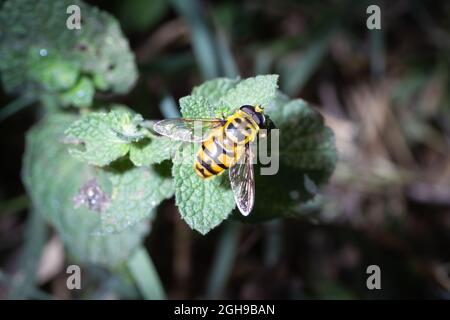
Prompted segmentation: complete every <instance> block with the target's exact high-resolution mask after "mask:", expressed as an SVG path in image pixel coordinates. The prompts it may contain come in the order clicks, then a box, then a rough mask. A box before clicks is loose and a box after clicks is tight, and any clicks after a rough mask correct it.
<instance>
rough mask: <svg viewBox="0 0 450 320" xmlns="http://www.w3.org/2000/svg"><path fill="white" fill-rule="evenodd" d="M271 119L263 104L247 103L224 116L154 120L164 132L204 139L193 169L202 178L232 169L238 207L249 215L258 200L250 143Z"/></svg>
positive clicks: (190, 139) (177, 137) (189, 139)
mask: <svg viewBox="0 0 450 320" xmlns="http://www.w3.org/2000/svg"><path fill="white" fill-rule="evenodd" d="M266 122H268V121H266V117H265V116H264V109H262V108H261V107H260V106H252V105H244V106H241V107H240V108H239V109H238V110H237V111H236V112H235V113H234V114H232V115H231V116H229V117H227V118H224V119H182V118H179V119H166V120H161V121H158V122H156V123H155V124H154V127H153V128H154V130H155V131H156V132H157V133H159V134H161V135H164V136H167V137H169V138H172V139H175V140H181V141H186V142H201V143H202V144H201V147H200V148H199V149H198V151H197V154H196V158H195V162H194V170H195V173H196V174H197V175H198V176H200V177H201V178H203V179H209V178H211V177H214V176H217V175H220V174H222V173H223V172H224V171H225V170H226V169H229V177H230V184H231V189H232V190H233V193H234V199H235V202H236V204H237V206H238V208H239V211H240V212H241V213H242V214H243V215H244V216H247V215H248V214H249V213H250V211H252V209H253V204H254V202H255V178H254V173H253V152H252V149H251V147H250V143H252V142H253V141H254V140H255V138H256V136H257V134H258V132H259V130H260V129H261V128H265V127H266V125H267V123H266Z"/></svg>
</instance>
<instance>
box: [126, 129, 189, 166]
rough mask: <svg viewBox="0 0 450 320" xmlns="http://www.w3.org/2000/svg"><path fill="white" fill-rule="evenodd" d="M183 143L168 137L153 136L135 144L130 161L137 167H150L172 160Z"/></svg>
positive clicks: (131, 149)
mask: <svg viewBox="0 0 450 320" xmlns="http://www.w3.org/2000/svg"><path fill="white" fill-rule="evenodd" d="M180 146H181V142H179V141H172V140H171V139H169V138H167V137H160V136H152V137H151V138H145V139H142V140H140V141H138V142H136V143H133V144H132V145H131V148H130V160H131V161H132V162H133V163H134V165H136V166H149V165H151V164H155V163H161V162H162V161H164V160H170V159H171V158H172V157H173V156H174V155H175V154H176V153H177V151H178V149H179V148H180Z"/></svg>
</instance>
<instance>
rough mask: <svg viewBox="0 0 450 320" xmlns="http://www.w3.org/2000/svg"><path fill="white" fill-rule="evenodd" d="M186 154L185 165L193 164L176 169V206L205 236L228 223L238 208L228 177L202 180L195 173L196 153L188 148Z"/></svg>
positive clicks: (184, 152)
mask: <svg viewBox="0 0 450 320" xmlns="http://www.w3.org/2000/svg"><path fill="white" fill-rule="evenodd" d="M183 154H184V156H183V162H185V161H186V159H192V161H191V163H190V164H185V163H174V165H173V170H172V174H173V176H174V183H175V198H176V204H177V206H178V209H179V210H180V213H181V216H182V217H183V219H184V220H185V221H186V223H187V224H188V225H189V227H191V228H192V229H194V230H197V231H198V232H200V233H201V234H206V233H208V232H209V231H210V230H211V229H213V228H214V227H216V226H217V225H219V224H220V223H221V222H222V221H223V220H224V219H226V218H227V217H228V215H229V214H230V212H231V211H232V210H233V209H234V207H235V203H234V198H233V192H232V191H231V188H230V185H229V182H228V174H222V175H221V176H218V177H214V178H211V179H208V180H203V179H201V178H200V177H199V176H197V175H196V174H195V173H194V168H193V159H194V149H193V148H192V147H190V146H188V147H186V148H185V149H184V150H183Z"/></svg>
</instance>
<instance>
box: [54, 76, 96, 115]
mask: <svg viewBox="0 0 450 320" xmlns="http://www.w3.org/2000/svg"><path fill="white" fill-rule="evenodd" d="M94 95H95V88H94V83H93V82H92V81H91V80H90V79H89V78H87V77H82V78H81V79H80V80H79V81H78V82H77V84H76V85H75V86H74V87H72V88H71V89H70V90H68V91H67V92H64V93H63V94H62V95H61V101H62V104H63V105H65V106H74V107H77V108H87V107H90V106H91V105H92V102H93V100H94Z"/></svg>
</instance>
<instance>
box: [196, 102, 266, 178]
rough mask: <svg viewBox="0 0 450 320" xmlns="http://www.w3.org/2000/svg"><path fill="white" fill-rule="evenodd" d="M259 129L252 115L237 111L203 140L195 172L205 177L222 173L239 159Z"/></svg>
mask: <svg viewBox="0 0 450 320" xmlns="http://www.w3.org/2000/svg"><path fill="white" fill-rule="evenodd" d="M258 130H259V127H258V125H256V123H255V122H254V121H253V119H252V118H251V117H250V116H248V115H247V114H246V113H244V112H242V111H240V110H239V111H237V112H236V113H235V114H233V115H232V116H230V117H228V118H227V120H226V123H225V124H224V125H223V126H221V127H219V128H216V129H214V130H213V131H212V132H211V134H210V135H209V137H208V139H206V140H205V141H203V143H202V145H201V147H200V149H199V150H198V152H197V156H196V158H195V164H194V168H195V172H196V173H197V174H198V175H199V176H200V177H201V178H204V179H206V178H209V177H212V176H216V175H219V174H221V173H222V172H223V171H225V170H226V169H228V168H230V167H231V166H233V165H234V164H236V163H237V162H238V161H239V159H240V157H241V156H242V155H243V154H244V152H245V146H246V145H247V144H248V143H249V142H251V141H253V140H254V139H255V137H256V134H257V133H258Z"/></svg>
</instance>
